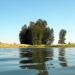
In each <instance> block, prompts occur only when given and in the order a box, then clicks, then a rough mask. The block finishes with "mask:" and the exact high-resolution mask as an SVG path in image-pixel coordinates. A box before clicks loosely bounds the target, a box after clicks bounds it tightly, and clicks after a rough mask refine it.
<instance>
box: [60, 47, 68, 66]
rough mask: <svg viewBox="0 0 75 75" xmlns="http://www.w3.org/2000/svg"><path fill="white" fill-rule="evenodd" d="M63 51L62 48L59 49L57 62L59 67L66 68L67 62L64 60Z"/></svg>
mask: <svg viewBox="0 0 75 75" xmlns="http://www.w3.org/2000/svg"><path fill="white" fill-rule="evenodd" d="M65 57H66V56H65V49H64V48H59V62H60V65H61V66H62V67H67V66H68V65H67V61H66V58H65Z"/></svg>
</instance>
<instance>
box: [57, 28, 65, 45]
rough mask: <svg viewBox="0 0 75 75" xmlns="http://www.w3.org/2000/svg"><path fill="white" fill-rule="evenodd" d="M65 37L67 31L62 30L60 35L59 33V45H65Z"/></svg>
mask: <svg viewBox="0 0 75 75" xmlns="http://www.w3.org/2000/svg"><path fill="white" fill-rule="evenodd" d="M65 35H66V30H65V29H61V30H60V33H59V41H58V43H59V44H65V40H66V39H65Z"/></svg>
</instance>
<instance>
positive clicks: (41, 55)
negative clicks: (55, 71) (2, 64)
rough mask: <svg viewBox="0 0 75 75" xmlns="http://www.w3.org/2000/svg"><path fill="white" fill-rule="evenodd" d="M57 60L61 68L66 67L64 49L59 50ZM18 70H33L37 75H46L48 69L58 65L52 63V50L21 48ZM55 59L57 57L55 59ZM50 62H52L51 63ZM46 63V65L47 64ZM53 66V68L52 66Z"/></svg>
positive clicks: (54, 62)
mask: <svg viewBox="0 0 75 75" xmlns="http://www.w3.org/2000/svg"><path fill="white" fill-rule="evenodd" d="M57 51H58V60H57V61H59V65H60V66H61V67H67V66H68V65H67V60H66V56H65V55H66V53H65V49H64V48H59V50H57ZM20 58H21V60H20V61H19V63H20V68H22V69H26V68H27V69H35V70H37V71H38V74H37V75H48V69H50V68H56V66H57V67H58V66H59V65H55V64H57V62H56V61H54V60H55V59H54V58H55V57H54V50H53V48H26V49H25V48H21V49H20ZM56 58H57V57H56ZM51 61H52V62H51ZM47 62H48V63H47ZM54 65H55V66H54Z"/></svg>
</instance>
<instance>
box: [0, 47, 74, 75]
mask: <svg viewBox="0 0 75 75" xmlns="http://www.w3.org/2000/svg"><path fill="white" fill-rule="evenodd" d="M0 75H75V48H20V49H19V48H0Z"/></svg>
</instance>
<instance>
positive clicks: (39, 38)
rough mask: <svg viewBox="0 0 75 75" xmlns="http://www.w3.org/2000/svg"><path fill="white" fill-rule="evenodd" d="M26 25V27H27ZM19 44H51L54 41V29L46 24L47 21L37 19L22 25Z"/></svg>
mask: <svg viewBox="0 0 75 75" xmlns="http://www.w3.org/2000/svg"><path fill="white" fill-rule="evenodd" d="M27 26H28V27H27ZM19 39H20V43H21V44H32V45H39V44H52V43H53V41H54V30H53V28H49V27H48V26H47V21H45V20H42V19H38V20H37V21H36V22H32V21H31V22H30V23H29V25H24V26H23V27H22V29H21V31H20V33H19Z"/></svg>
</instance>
